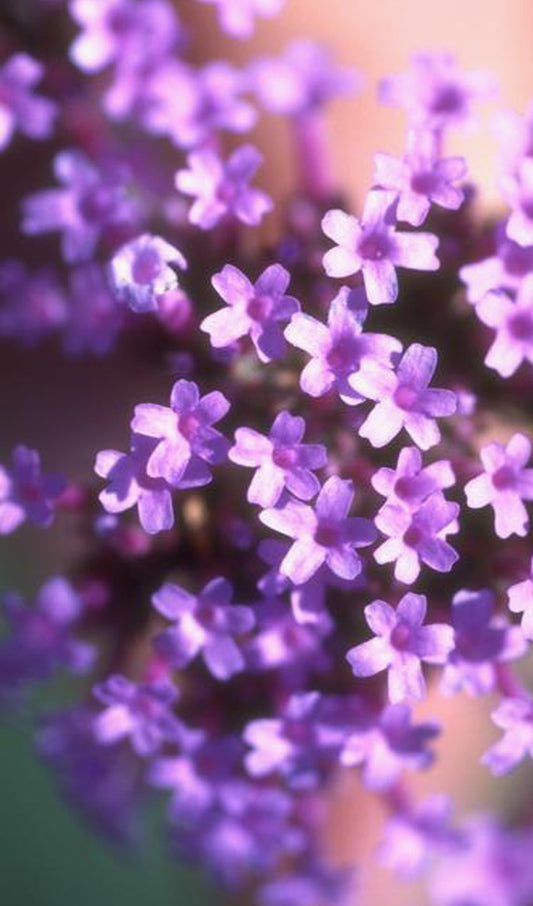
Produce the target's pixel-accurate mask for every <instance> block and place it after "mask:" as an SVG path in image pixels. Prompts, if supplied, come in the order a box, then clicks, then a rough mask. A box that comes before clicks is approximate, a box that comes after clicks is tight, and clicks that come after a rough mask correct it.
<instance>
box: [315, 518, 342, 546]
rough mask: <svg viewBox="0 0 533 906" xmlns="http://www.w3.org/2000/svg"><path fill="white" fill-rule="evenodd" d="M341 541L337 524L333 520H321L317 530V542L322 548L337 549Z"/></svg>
mask: <svg viewBox="0 0 533 906" xmlns="http://www.w3.org/2000/svg"><path fill="white" fill-rule="evenodd" d="M340 540H341V533H340V531H339V526H338V523H337V522H333V520H332V519H321V520H320V522H319V523H318V525H317V527H316V530H315V541H316V543H317V544H320V546H321V547H335V546H336V545H337V544H339V542H340Z"/></svg>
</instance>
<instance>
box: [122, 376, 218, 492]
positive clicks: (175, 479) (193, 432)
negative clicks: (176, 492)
mask: <svg viewBox="0 0 533 906" xmlns="http://www.w3.org/2000/svg"><path fill="white" fill-rule="evenodd" d="M229 408H230V404H229V402H228V400H227V399H226V397H225V396H224V395H223V394H222V393H220V392H219V391H218V390H214V391H213V392H212V393H207V394H206V395H205V396H203V397H202V398H200V394H199V392H198V387H197V385H196V384H195V383H194V382H193V381H185V380H181V381H176V383H175V384H174V386H173V388H172V392H171V394H170V408H168V407H167V406H158V405H156V404H154V403H142V404H141V405H139V406H135V416H134V417H133V419H132V422H131V429H132V431H134V432H135V433H136V434H142V435H144V436H146V437H154V438H157V440H158V443H157V444H156V446H155V449H154V451H153V453H151V455H150V456H149V458H148V461H147V464H146V473H147V475H148V476H149V477H150V478H164V479H165V481H167V482H168V483H169V484H170V485H172V486H173V487H179V486H180V484H181V482H182V481H186V480H187V479H186V477H185V475H186V471H187V470H189V472H192V476H193V477H194V484H193V485H192V487H195V486H199V485H200V484H207V483H208V482H209V481H210V480H211V473H210V471H209V466H210V465H214V464H215V463H220V462H222V461H223V460H224V459H225V457H226V454H227V450H228V447H229V444H228V441H227V440H226V439H225V438H224V437H223V436H222V434H220V432H219V431H217V430H216V429H215V428H213V427H212V425H213V424H214V423H215V422H218V421H219V420H220V419H221V418H224V416H225V415H226V413H227V412H228V410H229ZM181 486H182V487H183V485H181ZM189 486H191V485H189Z"/></svg>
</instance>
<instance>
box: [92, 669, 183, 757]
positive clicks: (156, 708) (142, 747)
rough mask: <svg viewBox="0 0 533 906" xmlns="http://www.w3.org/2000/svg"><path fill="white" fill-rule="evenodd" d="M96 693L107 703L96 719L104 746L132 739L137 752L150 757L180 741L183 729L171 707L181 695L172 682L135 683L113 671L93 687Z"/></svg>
mask: <svg viewBox="0 0 533 906" xmlns="http://www.w3.org/2000/svg"><path fill="white" fill-rule="evenodd" d="M93 694H94V696H95V697H96V698H97V699H98V701H100V702H101V703H102V704H103V705H105V707H104V709H103V710H102V711H101V712H100V713H99V714H98V715H97V716H96V717H95V718H94V721H93V732H94V735H95V737H96V739H97V740H98V742H99V743H101V745H106V746H107V745H114V744H116V743H118V742H121V741H122V740H123V739H127V738H129V739H130V741H131V745H132V747H133V749H134V750H135V752H136V753H137V755H142V756H150V755H153V754H154V752H157V750H158V749H159V748H161V746H162V745H163V744H164V743H168V742H174V743H179V742H180V740H181V737H182V734H183V732H184V731H183V725H182V723H181V721H179V720H178V718H177V717H175V716H174V713H173V710H172V708H173V706H174V704H175V702H176V700H177V698H178V691H177V689H176V688H175V686H173V685H172V683H170V682H168V681H158V682H145V683H134V682H132V681H131V680H129V679H126V677H125V676H121V675H120V674H114V675H113V676H110V677H108V679H107V680H105V681H104V682H103V683H98V684H97V685H96V686H94V687H93Z"/></svg>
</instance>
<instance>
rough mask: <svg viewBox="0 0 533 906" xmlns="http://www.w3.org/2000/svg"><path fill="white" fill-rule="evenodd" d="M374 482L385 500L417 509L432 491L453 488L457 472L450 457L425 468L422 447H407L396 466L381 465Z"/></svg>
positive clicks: (374, 485)
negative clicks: (454, 470) (455, 472)
mask: <svg viewBox="0 0 533 906" xmlns="http://www.w3.org/2000/svg"><path fill="white" fill-rule="evenodd" d="M371 483H372V487H373V488H374V490H375V491H377V492H378V494H381V495H382V496H383V497H385V498H386V501H385V503H391V504H400V505H403V506H405V507H407V508H408V509H413V508H414V509H417V508H418V506H419V505H420V504H421V503H422V502H423V501H424V500H425V499H426V498H427V497H429V495H430V494H433V493H434V492H435V491H441V490H442V491H443V490H444V489H445V488H451V487H452V485H453V484H455V475H454V472H453V468H452V465H451V463H450V461H449V460H448V459H441V460H438V462H432V463H431V465H429V466H425V467H424V468H422V456H421V454H420V450H419V449H418V448H417V447H404V448H403V450H401V451H400V454H399V456H398V463H397V465H396V468H395V469H389V468H386V467H383V468H382V469H378V470H377V472H374V474H373V475H372V478H371Z"/></svg>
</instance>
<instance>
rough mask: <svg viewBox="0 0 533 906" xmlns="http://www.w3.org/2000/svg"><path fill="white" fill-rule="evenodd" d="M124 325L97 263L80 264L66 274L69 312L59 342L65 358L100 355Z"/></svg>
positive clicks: (102, 271)
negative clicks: (88, 354) (87, 354)
mask: <svg viewBox="0 0 533 906" xmlns="http://www.w3.org/2000/svg"><path fill="white" fill-rule="evenodd" d="M123 325H124V311H123V310H122V308H121V306H120V305H119V304H118V302H117V300H116V299H115V297H114V295H113V293H112V291H111V288H110V286H109V283H108V281H107V279H106V276H105V272H104V270H103V269H102V268H101V267H100V265H99V264H82V265H78V267H74V268H72V269H71V271H70V274H69V298H68V310H67V317H66V319H65V323H64V325H63V332H62V334H63V335H62V339H61V343H62V346H63V349H64V350H65V352H66V353H67V355H72V356H79V355H83V354H84V353H93V355H97V356H103V355H105V354H106V353H108V352H109V351H110V350H111V349H112V348H113V346H114V343H115V340H116V338H117V335H118V333H119V332H120V330H121V329H122V327H123Z"/></svg>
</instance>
